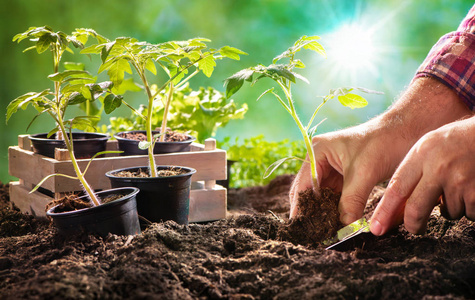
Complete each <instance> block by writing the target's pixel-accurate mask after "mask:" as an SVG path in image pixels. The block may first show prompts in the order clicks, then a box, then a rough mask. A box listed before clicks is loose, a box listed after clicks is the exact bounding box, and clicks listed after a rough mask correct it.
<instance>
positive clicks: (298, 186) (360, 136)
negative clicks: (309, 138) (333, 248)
mask: <svg viewBox="0 0 475 300" xmlns="http://www.w3.org/2000/svg"><path fill="white" fill-rule="evenodd" d="M375 123H377V122H376V121H375V122H368V123H365V124H362V125H360V126H356V127H353V128H349V129H345V130H342V131H337V132H333V133H329V134H323V135H319V136H316V137H314V138H313V147H314V150H315V160H316V168H317V170H316V171H317V174H318V175H317V176H318V178H317V182H318V186H312V185H313V184H312V182H313V180H312V178H311V172H310V164H309V163H304V164H303V166H302V168H301V170H300V171H299V173H298V174H297V176H296V178H295V180H294V182H293V184H292V187H291V190H290V217H291V218H292V217H295V216H296V214H297V211H298V207H297V199H298V194H299V192H300V191H303V190H305V189H307V188H313V189H314V190H315V192H318V190H319V188H320V187H329V188H331V189H333V190H334V191H335V192H339V193H340V192H341V193H342V195H341V199H340V204H339V211H340V219H341V221H342V223H343V224H349V223H351V222H353V221H355V220H357V219H359V218H360V217H361V216H362V215H363V210H364V207H365V205H366V201H367V199H368V196H369V194H370V193H371V190H372V189H373V187H374V186H375V185H376V184H377V183H378V182H380V181H382V180H385V179H387V178H389V177H390V176H391V174H392V172H394V170H395V169H396V167H397V165H398V164H399V162H400V161H401V160H402V158H403V157H404V155H405V154H406V152H407V150H408V149H409V148H410V145H407V144H408V142H405V141H404V140H403V139H397V138H395V137H396V135H393V134H389V133H388V132H384V131H383V130H381V128H385V127H384V126H380V125H379V124H378V125H377V124H375Z"/></svg>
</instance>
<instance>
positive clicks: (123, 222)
mask: <svg viewBox="0 0 475 300" xmlns="http://www.w3.org/2000/svg"><path fill="white" fill-rule="evenodd" d="M138 192H139V190H138V189H137V188H133V187H128V188H119V189H110V190H106V191H102V192H97V195H99V197H101V196H102V197H105V196H108V195H112V194H119V195H123V197H122V198H119V199H117V200H114V201H111V202H108V203H106V204H102V205H99V206H94V207H90V208H84V209H80V210H75V211H68V212H60V213H56V212H55V210H56V208H57V207H58V206H55V207H53V208H51V209H49V210H48V211H47V212H46V215H48V216H50V217H51V218H53V223H54V225H55V226H56V228H58V231H59V233H60V234H63V235H69V234H74V233H78V232H81V231H82V230H85V231H87V232H91V233H97V234H99V235H101V236H106V235H107V234H108V233H113V234H119V235H136V234H140V223H139V218H138V214H137V202H136V196H137V194H138ZM84 197H86V196H83V197H81V198H84Z"/></svg>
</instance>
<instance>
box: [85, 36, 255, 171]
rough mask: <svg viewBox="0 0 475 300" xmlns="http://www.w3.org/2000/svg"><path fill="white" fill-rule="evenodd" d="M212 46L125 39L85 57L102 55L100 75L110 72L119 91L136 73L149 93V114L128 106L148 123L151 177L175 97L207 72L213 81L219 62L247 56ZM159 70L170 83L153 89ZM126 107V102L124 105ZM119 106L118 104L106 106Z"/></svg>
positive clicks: (93, 49) (99, 47)
mask: <svg viewBox="0 0 475 300" xmlns="http://www.w3.org/2000/svg"><path fill="white" fill-rule="evenodd" d="M207 42H210V40H208V39H204V38H194V39H189V40H186V41H170V42H165V43H161V44H150V43H147V42H140V41H138V40H136V39H134V38H130V37H121V38H117V39H116V40H114V41H110V42H106V43H102V44H99V45H93V46H90V47H88V48H86V49H84V50H82V53H95V54H100V55H101V59H102V65H101V67H100V68H99V72H102V71H106V70H107V73H108V75H109V77H110V79H111V81H112V82H113V83H114V85H115V86H116V87H120V86H121V85H123V84H124V83H125V82H126V81H125V80H124V77H125V73H129V74H132V68H134V69H135V71H136V72H137V74H138V76H139V77H140V80H141V82H142V84H143V87H144V89H145V93H146V95H147V110H146V114H141V113H140V112H139V111H137V110H135V109H133V108H132V107H131V106H130V105H128V104H127V103H126V105H127V106H128V107H130V108H131V109H132V110H133V111H134V112H135V113H136V114H137V115H139V116H141V118H143V119H144V121H145V130H146V133H147V141H145V142H141V143H140V144H139V147H140V148H141V149H148V160H149V172H150V176H151V177H157V170H156V164H155V160H154V157H153V147H154V145H155V142H156V141H157V140H158V139H160V141H164V139H165V135H166V130H167V120H168V114H169V111H170V106H171V103H172V102H173V95H174V92H175V90H176V89H178V88H180V87H181V86H182V85H183V84H185V83H186V82H188V81H189V80H190V79H191V78H192V77H194V76H195V75H196V74H198V73H200V72H203V73H204V74H205V75H206V76H208V77H210V76H211V74H212V73H213V70H214V67H215V66H216V60H219V59H222V58H224V57H228V58H231V59H235V60H239V59H240V56H239V55H242V54H246V53H244V52H242V51H241V50H239V49H236V48H233V47H229V46H224V47H222V48H219V49H207V45H206V43H207ZM157 66H158V67H159V69H161V70H162V71H163V72H162V73H164V74H166V76H167V77H166V78H167V79H166V80H164V81H163V82H161V83H160V84H158V85H157V86H156V88H152V84H151V83H150V81H149V78H148V77H147V76H148V74H147V71H148V72H150V73H152V74H153V75H155V76H157V77H158V72H157ZM157 100H160V101H162V104H163V107H164V109H163V117H162V124H161V131H160V134H159V135H158V136H153V134H152V113H153V112H154V102H155V101H157ZM124 103H125V102H124ZM104 105H106V107H107V106H108V105H110V106H115V105H120V101H118V102H116V103H115V102H108V103H107V104H106V103H104Z"/></svg>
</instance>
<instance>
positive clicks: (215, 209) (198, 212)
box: [10, 182, 227, 222]
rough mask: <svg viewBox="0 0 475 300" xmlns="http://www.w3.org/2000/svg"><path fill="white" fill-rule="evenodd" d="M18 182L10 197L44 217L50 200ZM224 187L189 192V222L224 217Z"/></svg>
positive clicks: (11, 184) (23, 208)
mask: <svg viewBox="0 0 475 300" xmlns="http://www.w3.org/2000/svg"><path fill="white" fill-rule="evenodd" d="M29 191H30V190H29V189H27V188H25V187H23V186H21V185H20V184H19V183H18V182H10V198H11V199H12V201H13V203H14V204H15V205H16V206H17V207H18V208H19V209H20V210H21V211H22V212H23V213H28V214H31V215H33V216H36V217H45V216H46V212H45V208H46V205H47V204H48V203H49V202H50V201H52V200H53V199H52V198H51V197H48V196H46V195H44V194H42V193H40V192H34V193H32V194H30V193H29ZM226 201H227V199H226V189H225V188H223V187H222V186H219V185H216V186H215V188H214V189H213V190H204V189H197V190H191V193H190V212H189V221H190V222H207V221H214V220H219V219H223V218H225V217H226V209H227V208H226V205H227V202H226Z"/></svg>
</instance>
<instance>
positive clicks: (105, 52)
mask: <svg viewBox="0 0 475 300" xmlns="http://www.w3.org/2000/svg"><path fill="white" fill-rule="evenodd" d="M114 45H115V41H112V42H109V43H105V44H103V47H102V49H101V60H102V62H103V63H104V62H105V61H106V60H107V57H108V56H109V53H110V52H111V50H112V48H113V47H114Z"/></svg>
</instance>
